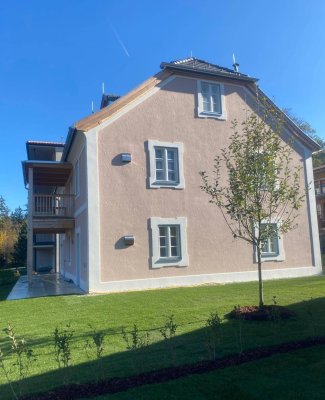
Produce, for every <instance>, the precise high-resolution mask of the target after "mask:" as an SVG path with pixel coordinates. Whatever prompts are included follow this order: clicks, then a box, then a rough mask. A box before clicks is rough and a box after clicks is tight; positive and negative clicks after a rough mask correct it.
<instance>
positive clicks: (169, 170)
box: [148, 140, 184, 189]
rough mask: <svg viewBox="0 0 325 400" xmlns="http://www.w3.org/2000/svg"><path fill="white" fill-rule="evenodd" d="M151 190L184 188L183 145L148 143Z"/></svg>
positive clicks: (152, 141) (151, 141)
mask: <svg viewBox="0 0 325 400" xmlns="http://www.w3.org/2000/svg"><path fill="white" fill-rule="evenodd" d="M148 149H149V159H150V176H149V186H150V187H151V188H162V187H171V188H174V189H183V188H184V177H183V144H182V143H166V142H158V141H154V140H149V141H148Z"/></svg>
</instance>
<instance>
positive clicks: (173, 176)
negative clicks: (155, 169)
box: [168, 171, 176, 182]
mask: <svg viewBox="0 0 325 400" xmlns="http://www.w3.org/2000/svg"><path fill="white" fill-rule="evenodd" d="M168 180H169V181H170V182H176V174H175V172H169V171H168Z"/></svg>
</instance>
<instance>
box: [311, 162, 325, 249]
mask: <svg viewBox="0 0 325 400" xmlns="http://www.w3.org/2000/svg"><path fill="white" fill-rule="evenodd" d="M314 182H315V195H316V207H317V217H318V229H319V240H320V247H321V252H322V253H325V165H321V166H319V167H316V168H314Z"/></svg>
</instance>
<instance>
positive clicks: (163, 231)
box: [159, 226, 167, 237]
mask: <svg viewBox="0 0 325 400" xmlns="http://www.w3.org/2000/svg"><path fill="white" fill-rule="evenodd" d="M166 230H167V228H166V226H160V227H159V236H160V237H165V236H167V235H166Z"/></svg>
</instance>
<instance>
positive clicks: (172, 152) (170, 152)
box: [167, 149, 176, 160]
mask: <svg viewBox="0 0 325 400" xmlns="http://www.w3.org/2000/svg"><path fill="white" fill-rule="evenodd" d="M175 153H176V151H175V150H174V149H172V150H167V159H168V160H175Z"/></svg>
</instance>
